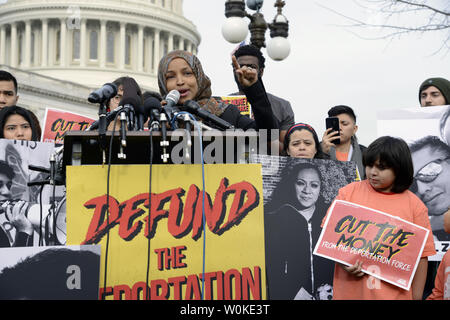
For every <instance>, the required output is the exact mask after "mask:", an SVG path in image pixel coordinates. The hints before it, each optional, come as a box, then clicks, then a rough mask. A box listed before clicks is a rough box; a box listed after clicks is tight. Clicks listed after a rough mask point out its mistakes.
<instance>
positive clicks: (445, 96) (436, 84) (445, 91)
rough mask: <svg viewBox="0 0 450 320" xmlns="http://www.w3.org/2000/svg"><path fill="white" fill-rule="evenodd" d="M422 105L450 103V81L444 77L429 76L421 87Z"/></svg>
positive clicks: (420, 99) (420, 97)
mask: <svg viewBox="0 0 450 320" xmlns="http://www.w3.org/2000/svg"><path fill="white" fill-rule="evenodd" d="M419 101H420V105H421V107H430V106H442V105H447V104H450V81H448V80H447V79H444V78H429V79H427V80H425V81H424V82H423V83H422V84H421V85H420V88H419Z"/></svg>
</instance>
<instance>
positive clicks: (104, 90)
mask: <svg viewBox="0 0 450 320" xmlns="http://www.w3.org/2000/svg"><path fill="white" fill-rule="evenodd" d="M116 94H117V86H116V85H115V84H114V83H105V84H104V85H103V87H101V88H100V89H97V90H95V91H94V92H91V94H89V97H88V101H89V102H90V103H103V102H105V101H106V100H109V99H111V98H112V97H114V96H115V95H116Z"/></svg>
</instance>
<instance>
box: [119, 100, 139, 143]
mask: <svg viewBox="0 0 450 320" xmlns="http://www.w3.org/2000/svg"><path fill="white" fill-rule="evenodd" d="M120 105H121V106H123V109H122V110H120V122H121V126H120V134H121V141H122V146H123V147H126V146H127V142H126V128H127V127H128V129H129V130H132V129H134V126H135V121H134V116H133V114H134V112H135V108H139V105H140V103H139V99H138V98H137V96H136V97H134V96H127V97H125V96H124V97H123V98H122V101H121V102H120ZM128 117H129V118H130V124H129V125H128Z"/></svg>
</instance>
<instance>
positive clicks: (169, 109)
mask: <svg viewBox="0 0 450 320" xmlns="http://www.w3.org/2000/svg"><path fill="white" fill-rule="evenodd" d="M178 100H180V93H179V92H178V90H172V91H170V92H169V93H168V94H167V96H166V101H167V104H166V105H165V106H163V111H164V113H165V114H166V116H167V118H168V121H169V122H170V121H171V120H172V118H173V116H174V113H175V112H176V111H177V110H176V109H175V108H174V106H176V104H177V103H178Z"/></svg>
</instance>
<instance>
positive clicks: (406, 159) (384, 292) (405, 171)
mask: <svg viewBox="0 0 450 320" xmlns="http://www.w3.org/2000/svg"><path fill="white" fill-rule="evenodd" d="M363 165H364V167H365V172H366V176H367V180H363V181H359V182H353V183H351V184H349V185H347V186H345V187H343V188H341V189H340V190H339V194H338V196H337V197H336V199H337V200H345V201H349V202H352V203H355V204H359V205H363V206H365V207H368V208H372V209H375V210H379V211H382V212H386V213H388V214H391V215H395V216H397V217H399V218H401V219H404V220H407V221H409V222H412V223H414V224H417V225H419V226H422V227H425V228H427V229H428V230H429V231H430V233H429V235H428V239H427V240H426V244H425V247H424V250H423V252H422V256H421V259H420V261H419V265H418V267H417V270H416V273H415V276H414V279H413V282H412V285H411V289H410V290H409V291H406V290H404V289H401V288H399V287H397V286H394V285H392V284H389V283H387V282H385V281H382V280H379V279H374V278H373V277H371V276H369V275H367V274H365V273H364V272H362V271H361V270H362V267H363V266H362V263H361V262H360V261H357V262H356V263H355V265H353V266H350V267H348V266H344V265H341V264H336V268H335V272H334V280H333V299H348V300H361V299H362V300H376V299H380V300H381V299H386V300H411V299H414V300H420V299H422V295H423V288H424V285H425V280H426V275H427V262H428V261H427V257H429V256H432V255H434V254H435V253H436V251H435V248H434V242H433V234H432V231H431V226H430V221H429V219H428V211H427V207H426V206H425V205H424V204H423V203H422V201H420V199H419V198H418V197H417V196H415V195H414V193H412V192H410V191H409V190H408V188H409V187H410V186H411V184H412V182H413V163H412V159H411V153H410V151H409V148H408V145H407V144H406V143H405V142H404V141H403V140H401V139H398V138H394V137H389V136H385V137H381V138H378V139H377V140H375V141H374V142H373V143H372V144H371V145H370V146H369V147H368V149H367V150H366V152H365V153H364V155H363Z"/></svg>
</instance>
